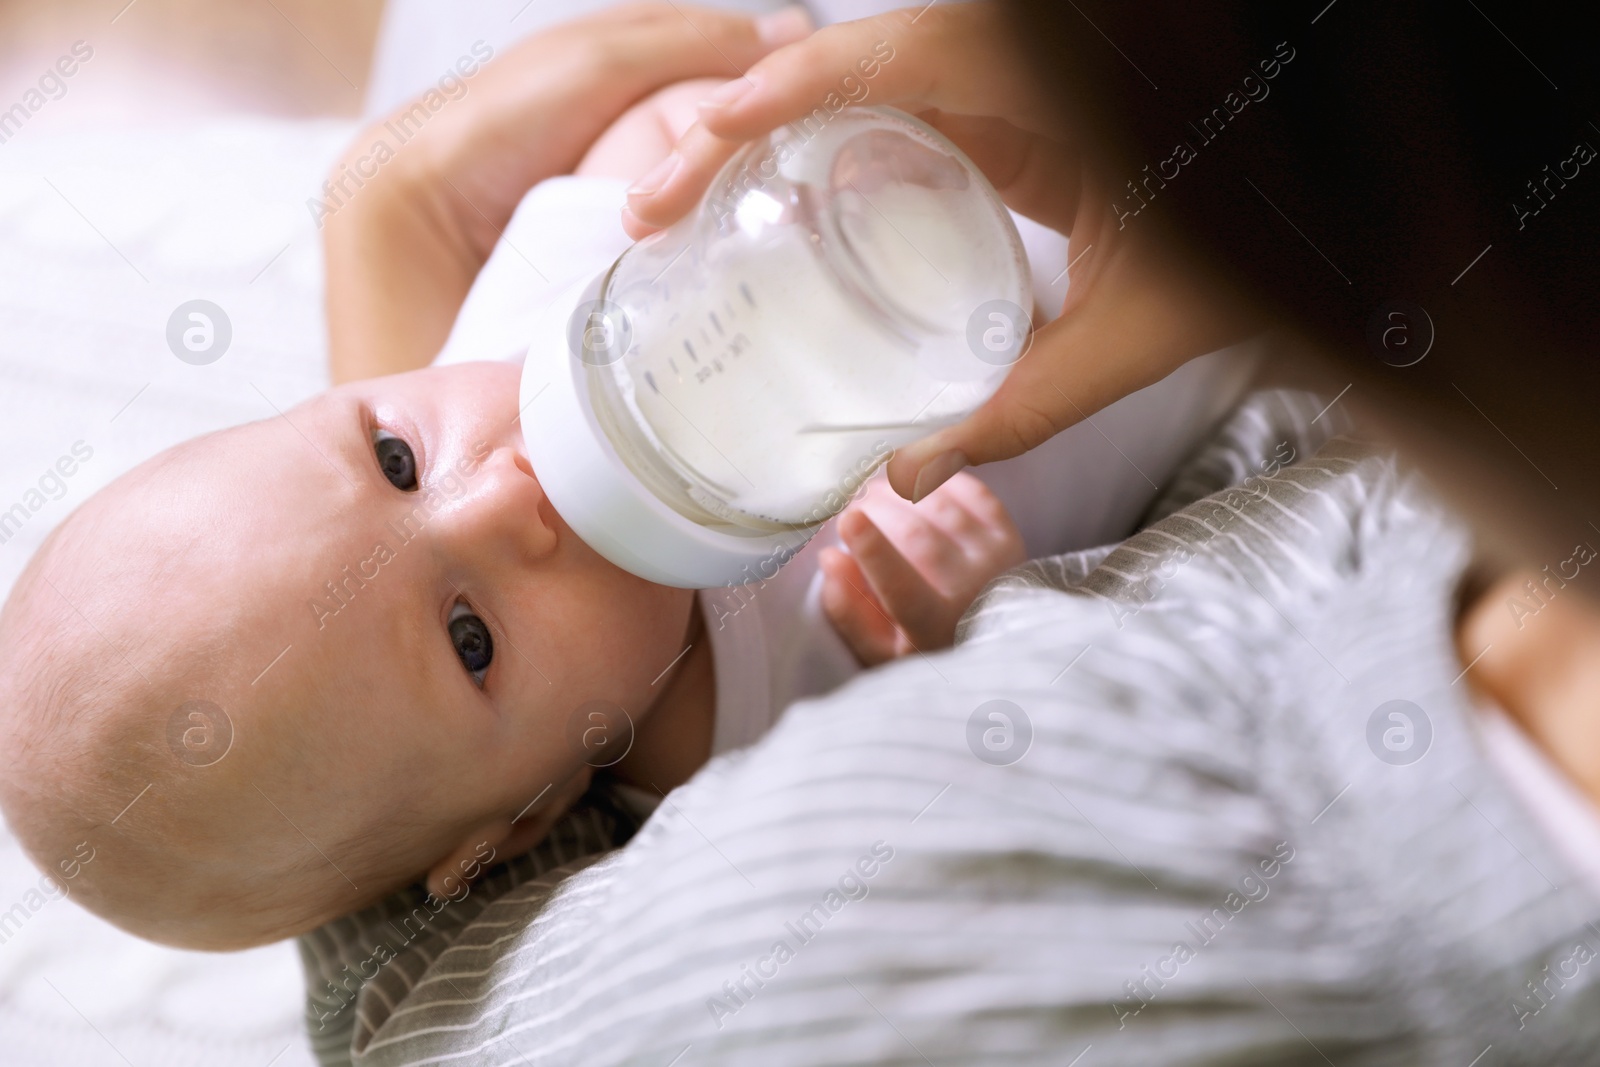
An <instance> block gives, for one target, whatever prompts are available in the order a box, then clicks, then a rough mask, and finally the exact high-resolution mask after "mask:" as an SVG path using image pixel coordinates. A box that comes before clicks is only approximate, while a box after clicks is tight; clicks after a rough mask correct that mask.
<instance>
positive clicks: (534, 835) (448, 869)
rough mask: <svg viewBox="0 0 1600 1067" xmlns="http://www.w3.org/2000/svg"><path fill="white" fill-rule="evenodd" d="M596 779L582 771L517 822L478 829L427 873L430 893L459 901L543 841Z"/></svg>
mask: <svg viewBox="0 0 1600 1067" xmlns="http://www.w3.org/2000/svg"><path fill="white" fill-rule="evenodd" d="M593 775H594V769H593V768H591V767H589V766H587V765H585V766H583V767H580V768H579V769H578V772H577V773H576V774H574V775H573V776H572V777H571V778H569V779H567V780H566V781H565V782H561V783H559V784H557V785H553V786H552V787H551V788H550V789H548V790H546V792H545V795H544V797H543V798H541V799H540V801H539V802H538V804H537V805H536V806H533V807H530V808H528V809H527V810H525V811H523V812H520V813H519V814H520V815H521V818H520V819H519V820H518V821H516V822H512V821H511V820H512V818H513V817H514V816H511V815H506V816H502V817H501V818H498V819H492V820H490V821H488V822H485V823H483V824H481V825H479V826H478V827H476V828H475V829H474V830H473V831H472V832H471V833H469V834H468V835H467V836H466V837H465V838H463V839H462V841H461V843H460V844H459V845H457V846H456V847H455V848H454V849H452V850H451V851H450V853H449V854H448V855H447V856H445V857H444V858H443V859H442V860H440V861H439V862H438V863H436V864H434V865H433V868H432V869H431V870H429V871H428V882H427V886H428V892H429V893H432V894H433V895H434V896H436V897H440V898H446V899H454V900H459V899H461V896H462V888H463V887H464V886H468V885H471V884H472V883H473V882H475V881H477V879H478V878H479V876H481V875H482V874H483V872H484V871H486V870H488V869H489V868H490V867H493V866H494V865H495V864H496V863H499V862H501V861H502V860H508V859H511V858H513V857H516V856H520V855H522V854H523V853H524V852H526V851H528V850H529V849H530V848H532V847H533V846H535V845H537V844H538V843H539V842H540V841H543V840H544V838H545V835H546V834H548V833H549V832H550V828H551V827H552V826H554V825H555V824H556V820H557V819H559V818H561V816H563V815H565V814H566V813H567V809H568V808H570V807H572V805H573V804H574V803H576V802H577V800H578V798H579V797H581V796H583V794H584V793H585V792H586V791H588V788H589V779H590V778H591V777H592V776H593Z"/></svg>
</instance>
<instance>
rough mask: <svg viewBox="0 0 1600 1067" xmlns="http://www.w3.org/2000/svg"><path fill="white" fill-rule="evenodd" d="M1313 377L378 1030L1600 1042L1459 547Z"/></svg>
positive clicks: (1527, 1049)
mask: <svg viewBox="0 0 1600 1067" xmlns="http://www.w3.org/2000/svg"><path fill="white" fill-rule="evenodd" d="M1320 408H1321V404H1320V403H1318V402H1317V401H1316V400H1315V399H1314V398H1312V397H1310V396H1308V395H1305V394H1293V393H1270V394H1262V395H1259V396H1257V397H1256V398H1254V399H1253V400H1252V401H1251V402H1250V403H1248V404H1246V405H1245V406H1244V407H1243V408H1242V409H1241V410H1240V411H1239V412H1238V413H1237V414H1236V416H1235V417H1234V418H1233V419H1232V420H1231V421H1230V422H1229V423H1228V424H1227V425H1226V426H1225V427H1223V428H1222V430H1221V431H1220V433H1219V435H1218V437H1217V439H1216V441H1215V442H1214V443H1213V445H1212V446H1210V447H1208V448H1206V449H1205V450H1203V451H1202V452H1201V453H1200V454H1198V455H1197V456H1196V457H1195V459H1194V461H1193V462H1192V463H1191V464H1190V465H1189V467H1188V469H1186V470H1185V471H1184V472H1183V473H1182V474H1181V475H1180V476H1179V477H1178V478H1177V479H1176V480H1175V481H1174V483H1173V485H1172V486H1171V488H1170V490H1169V492H1168V493H1167V495H1166V496H1165V497H1164V498H1163V500H1162V501H1161V502H1160V503H1158V505H1157V506H1156V511H1155V513H1153V515H1152V518H1153V520H1154V521H1152V522H1151V524H1150V525H1148V526H1147V527H1146V528H1144V529H1143V530H1142V531H1141V532H1140V533H1138V534H1137V535H1135V536H1134V537H1132V538H1131V539H1129V540H1128V541H1126V542H1123V543H1122V544H1121V545H1118V546H1115V547H1113V548H1109V549H1104V548H1103V549H1098V550H1094V551H1090V552H1086V553H1077V554H1073V555H1068V556H1064V557H1057V558H1054V559H1047V560H1040V561H1036V562H1033V563H1030V564H1027V565H1025V566H1024V567H1022V568H1019V569H1018V570H1016V571H1013V572H1011V573H1010V574H1008V575H1007V576H1005V577H1003V578H1002V579H1000V580H999V581H997V582H996V583H994V584H992V585H991V586H990V588H989V589H988V590H987V591H986V593H985V595H984V596H983V597H982V598H981V600H980V602H979V603H978V604H977V605H975V607H974V609H973V610H972V611H971V612H969V614H968V616H967V618H966V619H965V620H964V621H963V626H962V632H961V637H960V642H959V644H958V646H957V647H956V648H955V649H953V650H951V651H950V652H948V653H943V654H939V655H934V656H911V657H909V658H907V659H904V660H901V661H899V662H897V663H895V664H892V665H890V666H889V667H887V668H884V669H880V670H876V671H872V672H868V673H867V674H865V675H863V676H861V677H860V678H858V679H856V680H855V681H853V682H852V683H850V684H849V685H847V686H845V687H844V688H842V689H840V690H839V691H837V692H835V693H834V694H832V695H830V696H828V697H825V698H822V699H818V700H814V701H807V702H803V703H800V704H797V705H795V706H794V707H793V708H791V709H790V710H789V712H788V713H786V714H785V716H784V717H783V718H782V719H781V720H780V721H779V723H778V725H777V726H776V727H775V728H774V730H773V732H772V733H771V734H770V735H769V736H768V737H767V738H766V739H765V740H763V741H762V742H761V743H759V744H757V745H756V746H754V747H752V748H750V749H747V750H744V751H742V752H736V753H731V754H729V755H727V756H723V757H720V758H718V759H716V760H714V761H713V762H712V763H711V764H710V765H708V766H707V767H706V768H705V769H704V770H703V771H702V772H701V773H700V774H699V775H697V776H696V777H695V778H694V779H693V780H692V781H691V782H689V783H688V784H687V785H685V786H683V787H682V788H680V789H678V790H677V791H675V792H674V793H673V794H671V795H670V796H669V797H668V798H667V800H666V801H665V802H664V803H663V804H662V806H661V808H660V809H659V810H658V811H657V813H656V814H655V815H654V816H652V817H651V818H650V819H649V820H648V821H647V822H646V823H645V825H644V826H643V827H642V828H641V829H640V830H639V832H638V834H637V835H636V836H635V837H634V839H633V840H632V842H631V843H630V844H629V845H628V847H626V848H623V849H620V850H618V851H616V852H614V853H612V854H611V855H610V856H608V857H607V858H605V859H604V860H602V861H600V862H596V863H593V864H591V865H588V866H586V867H584V869H582V870H581V871H578V872H577V873H575V874H572V875H571V877H569V878H567V879H566V880H565V881H564V882H562V883H561V884H560V885H559V887H557V888H555V890H554V891H553V892H552V891H551V890H550V888H549V885H548V883H539V882H537V881H536V882H532V883H528V884H526V885H524V886H521V887H518V888H516V889H512V890H510V891H508V892H506V893H504V894H502V895H500V896H499V897H497V898H495V899H494V900H493V902H492V903H489V904H488V906H487V907H485V908H483V910H482V912H481V914H479V915H478V916H477V917H476V919H474V920H473V921H472V922H470V923H468V924H466V926H465V928H464V929H462V930H461V931H460V933H459V935H458V936H456V937H455V938H454V939H453V941H452V942H451V943H450V944H449V947H447V948H444V949H443V950H442V951H439V952H438V953H437V955H433V956H429V957H419V958H418V959H416V960H415V961H414V964H413V962H411V961H407V963H406V966H407V967H408V968H413V967H414V970H413V971H410V972H408V973H414V974H415V977H414V978H408V979H407V981H406V985H407V986H408V987H409V993H408V994H407V995H406V996H405V997H404V999H403V1001H400V1002H398V1003H395V1002H393V1000H392V998H380V997H379V996H378V995H377V987H376V986H375V985H374V986H372V987H369V989H368V991H367V992H364V993H363V994H362V997H361V999H360V1001H359V1002H358V1004H357V1010H358V1012H359V1014H360V1015H361V1016H362V1018H363V1020H364V1022H363V1024H362V1026H361V1027H360V1028H359V1030H358V1032H357V1035H356V1036H355V1039H354V1042H353V1045H352V1047H351V1050H350V1051H351V1053H352V1055H351V1062H353V1063H354V1064H355V1065H357V1067H379V1065H383V1067H400V1065H421V1064H462V1065H466V1064H471V1065H477V1064H515V1063H522V1064H538V1065H540V1067H544V1065H555V1064H562V1065H566V1064H573V1065H577V1064H583V1065H609V1064H630V1065H640V1067H644V1065H653V1067H669V1065H677V1067H690V1065H696V1064H761V1065H763V1067H788V1065H794V1067H800V1065H821V1064H840V1063H874V1064H930V1065H931V1064H935V1063H937V1064H957V1063H960V1064H966V1063H984V1064H1010V1063H1017V1064H1035V1063H1037V1064H1053V1065H1057V1067H1061V1065H1070V1064H1080V1065H1081V1067H1100V1065H1105V1064H1130V1065H1131V1064H1139V1065H1144V1064H1154V1063H1162V1064H1249V1063H1283V1064H1323V1063H1335V1064H1339V1065H1341V1067H1344V1065H1348V1064H1407V1065H1411V1064H1440V1065H1444V1064H1452V1065H1456V1067H1467V1065H1469V1064H1475V1065H1478V1067H1488V1065H1490V1064H1507V1063H1524V1064H1541V1065H1544V1064H1568V1063H1572V1064H1580V1063H1594V1062H1597V1061H1600V981H1597V975H1600V900H1596V899H1595V897H1594V896H1593V894H1592V893H1591V892H1589V891H1588V890H1586V889H1585V888H1583V886H1582V884H1581V883H1580V882H1579V881H1578V880H1577V879H1576V878H1575V877H1574V875H1573V873H1572V872H1571V871H1569V870H1568V868H1567V867H1566V866H1565V864H1564V863H1563V861H1561V860H1560V859H1559V858H1558V854H1557V852H1556V851H1555V850H1554V849H1553V848H1552V847H1551V846H1550V845H1548V844H1547V843H1546V841H1545V840H1544V839H1542V838H1541V837H1540V836H1539V833H1538V832H1537V831H1536V830H1535V829H1534V825H1533V823H1532V821H1531V819H1530V818H1529V817H1528V816H1526V815H1525V814H1524V813H1523V811H1522V810H1521V809H1520V808H1519V807H1518V806H1517V804H1516V803H1515V802H1514V801H1513V799H1512V798H1511V795H1510V794H1509V793H1508V791H1507V790H1506V789H1505V788H1504V787H1503V786H1502V785H1501V783H1500V781H1499V780H1498V779H1497V778H1495V777H1494V776H1493V773H1492V772H1491V771H1490V769H1489V768H1488V767H1487V765H1486V764H1485V762H1484V760H1483V759H1482V758H1481V757H1480V755H1479V753H1478V750H1477V748H1476V746H1475V742H1474V739H1473V737H1472V736H1471V733H1470V730H1471V725H1470V724H1471V721H1472V720H1471V717H1470V709H1469V707H1468V704H1467V700H1468V697H1467V694H1466V692H1465V683H1460V684H1458V682H1459V676H1460V674H1461V669H1460V665H1459V664H1458V662H1457V659H1456V656H1455V653H1454V651H1453V648H1452V640H1451V627H1452V618H1453V598H1454V592H1455V587H1456V584H1457V580H1458V578H1459V575H1460V573H1461V571H1462V569H1463V567H1464V565H1465V563H1466V561H1467V559H1468V553H1469V548H1470V545H1469V543H1468V539H1467V537H1466V535H1465V533H1464V531H1463V530H1462V529H1461V528H1460V527H1459V526H1458V525H1457V524H1455V523H1454V522H1453V521H1452V520H1451V519H1450V518H1449V517H1448V516H1446V515H1445V514H1444V513H1443V512H1442V511H1441V510H1440V509H1439V508H1438V506H1437V505H1436V504H1434V503H1433V502H1432V500H1431V499H1430V497H1429V496H1428V495H1427V493H1426V491H1425V490H1424V489H1423V488H1422V487H1421V486H1419V485H1418V484H1417V482H1416V479H1415V478H1414V477H1412V476H1410V475H1408V474H1406V473H1404V472H1402V471H1400V470H1399V469H1397V468H1396V466H1395V464H1394V463H1393V461H1392V460H1390V459H1387V458H1385V457H1383V456H1379V455H1375V454H1373V453H1372V452H1371V451H1370V450H1368V449H1366V448H1364V447H1362V446H1360V445H1358V444H1355V443H1352V442H1351V441H1349V440H1347V439H1345V438H1333V439H1331V440H1324V438H1326V437H1327V435H1328V433H1329V429H1330V424H1331V422H1332V420H1334V419H1336V418H1337V417H1338V415H1337V411H1334V412H1329V413H1328V414H1326V415H1323V416H1321V417H1320V418H1319V417H1318V412H1319V410H1320ZM1291 458H1292V459H1293V461H1294V462H1292V464H1291V463H1290V462H1289V461H1290V459H1291ZM1229 483H1232V484H1233V488H1232V489H1227V490H1223V491H1221V492H1217V491H1215V490H1216V489H1217V488H1218V487H1219V486H1221V485H1225V484H1229ZM1393 701H1405V702H1407V703H1405V704H1400V705H1395V704H1392V703H1391V702H1393ZM1396 708H1399V709H1401V710H1402V711H1404V713H1405V714H1404V717H1403V719H1394V718H1391V717H1390V716H1391V714H1392V713H1393V712H1394V710H1395V709H1396ZM1396 723H1403V724H1405V725H1406V729H1405V730H1403V731H1402V735H1400V739H1399V741H1398V742H1397V741H1396V739H1395V737H1396V735H1394V734H1393V733H1392V731H1393V730H1394V729H1397V728H1398V727H1396V726H1395V725H1394V724H1396ZM1386 731H1390V732H1386ZM1419 757H1420V758H1419ZM486 899H487V897H486ZM312 954H313V953H308V955H312ZM399 962H400V961H397V962H396V963H395V964H390V965H389V966H390V967H397V966H398V965H399ZM368 993H371V994H372V995H370V996H369V995H368Z"/></svg>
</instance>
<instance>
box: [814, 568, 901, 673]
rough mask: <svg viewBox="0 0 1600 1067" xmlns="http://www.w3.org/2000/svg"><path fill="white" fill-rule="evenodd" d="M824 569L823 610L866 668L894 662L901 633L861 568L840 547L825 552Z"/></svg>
mask: <svg viewBox="0 0 1600 1067" xmlns="http://www.w3.org/2000/svg"><path fill="white" fill-rule="evenodd" d="M821 566H822V574H823V582H822V611H823V613H824V614H825V615H827V616H828V621H829V622H831V623H832V624H833V628H834V629H835V630H837V631H838V632H839V636H840V637H842V638H844V643H845V644H847V645H849V646H850V651H851V652H854V653H855V657H856V659H858V660H860V661H861V664H862V666H865V667H875V666H877V665H878V664H880V663H886V662H888V661H889V660H891V659H893V658H894V657H895V652H896V651H897V648H896V644H897V638H898V636H899V634H898V631H896V629H895V625H894V620H892V619H891V618H889V613H888V612H887V611H885V610H884V607H883V605H882V604H880V603H878V598H877V596H876V595H874V593H873V592H872V586H871V583H869V582H868V581H867V576H866V575H865V574H862V573H861V568H860V566H858V565H857V564H856V561H855V560H854V559H852V558H850V556H848V555H846V554H845V553H843V552H841V551H839V550H838V549H836V548H829V549H825V550H824V551H823V553H822V559H821Z"/></svg>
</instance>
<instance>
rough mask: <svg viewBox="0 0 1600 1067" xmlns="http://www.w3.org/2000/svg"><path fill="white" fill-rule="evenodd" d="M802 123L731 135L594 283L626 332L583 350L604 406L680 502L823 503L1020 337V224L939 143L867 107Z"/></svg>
mask: <svg viewBox="0 0 1600 1067" xmlns="http://www.w3.org/2000/svg"><path fill="white" fill-rule="evenodd" d="M809 132H810V136H809V137H808V136H807V133H808V131H807V130H806V129H805V128H802V127H789V128H787V129H785V130H784V131H783V132H782V133H781V134H778V135H774V136H773V137H771V138H768V139H765V140H763V141H760V142H757V143H755V144H753V145H750V146H748V147H747V148H746V149H745V150H744V151H743V152H742V153H741V154H740V155H739V157H738V158H736V159H734V160H733V161H732V162H730V163H729V164H728V166H727V167H726V168H725V169H724V171H723V173H722V174H721V175H720V176H719V177H718V179H717V181H716V182H715V183H714V184H713V186H712V188H711V190H710V193H709V195H708V196H707V198H706V200H705V201H704V203H703V204H702V206H701V208H700V210H699V211H697V212H696V213H694V214H693V215H691V216H690V217H689V218H687V219H685V220H683V221H682V222H680V223H678V224H677V225H676V226H674V227H673V228H671V229H669V230H667V231H665V232H663V233H660V234H657V235H655V236H653V237H651V238H649V239H647V240H644V241H641V242H639V243H638V244H637V245H635V246H634V247H633V248H631V249H630V250H629V251H627V252H626V253H624V254H623V256H622V257H621V258H620V259H619V260H618V261H617V262H616V264H615V265H614V266H613V267H612V269H611V271H610V273H609V274H608V275H607V276H606V279H605V281H604V283H603V285H602V287H601V290H600V294H599V297H598V300H599V302H600V303H601V304H602V305H604V308H603V310H604V312H605V313H606V315H607V316H608V317H609V318H610V320H611V321H612V322H613V323H616V324H618V325H620V324H621V323H626V326H625V332H627V333H628V334H629V335H630V336H629V342H630V343H629V344H628V346H627V348H626V350H624V351H621V352H617V349H616V345H615V338H613V343H612V345H611V346H609V347H606V346H605V344H604V342H605V340H606V339H605V338H604V337H603V336H602V337H600V338H597V340H599V341H600V342H601V347H600V349H599V350H598V351H600V352H601V353H602V355H601V358H599V359H596V358H594V357H593V355H591V356H590V360H589V361H590V362H591V363H592V364H593V369H594V379H595V380H594V385H593V392H592V394H591V395H592V396H593V397H594V398H595V402H596V405H597V407H601V408H603V409H604V410H603V415H602V423H603V425H605V427H606V430H607V433H608V434H609V435H610V436H611V437H612V441H613V443H614V444H616V445H617V446H618V447H619V450H623V451H624V456H625V458H626V459H627V460H628V461H629V466H631V467H634V468H635V471H636V473H638V474H640V475H641V477H644V478H645V479H646V480H647V481H649V482H650V484H651V485H652V486H653V487H655V488H657V490H658V491H660V492H665V493H666V494H667V499H669V501H670V502H671V503H673V504H674V506H675V507H677V508H678V509H679V510H680V511H682V512H684V513H685V514H687V515H689V516H691V517H694V518H697V519H709V520H711V521H721V522H728V523H732V524H735V525H739V526H748V527H751V528H754V529H770V528H772V527H774V526H788V527H794V526H810V525H814V524H816V523H818V522H821V521H822V520H824V519H826V518H828V516H829V515H831V514H833V512H835V511H837V510H838V509H839V507H840V506H842V504H843V501H842V500H841V499H840V496H841V490H843V493H842V495H843V496H844V497H848V496H849V489H850V488H851V487H853V485H858V484H859V483H860V480H861V477H862V474H863V471H865V472H868V473H870V471H871V470H872V468H874V467H875V466H877V465H878V463H880V462H881V461H882V460H883V459H884V457H886V456H887V455H888V454H889V452H890V451H891V450H893V449H894V448H897V447H899V446H901V445H904V444H907V443H909V442H911V441H913V440H915V439H917V438H919V437H922V436H924V435H926V434H928V433H930V432H932V431H933V430H935V429H937V428H939V427H940V426H944V425H947V424H949V423H951V422H954V421H957V420H959V419H961V418H962V417H964V416H966V415H967V414H969V413H970V412H971V411H973V410H974V409H975V408H977V407H978V405H979V404H981V403H982V402H983V401H984V400H986V399H988V397H989V396H990V395H991V394H992V393H993V392H994V390H995V389H996V388H997V387H998V386H999V384H1000V381H1001V379H1002V378H1003V377H1004V375H1005V373H1006V370H1007V369H1008V367H1009V365H1010V363H1011V362H1013V361H1014V359H1015V357H1016V354H1017V352H1018V351H1020V347H1019V346H1020V344H1021V343H1023V341H1024V340H1025V336H1026V332H1027V323H1026V320H1025V319H1024V321H1022V322H1017V321H1016V320H1017V318H1018V317H1019V316H1021V315H1022V305H1023V302H1024V301H1025V300H1027V299H1028V294H1029V292H1030V282H1029V276H1028V265H1027V258H1026V254H1025V253H1024V251H1023V249H1022V243H1021V239H1020V238H1019V237H1018V236H1017V232H1016V228H1015V227H1014V226H1013V225H1012V222H1011V218H1010V216H1009V215H1008V214H1007V212H1006V210H1005V207H1004V206H1003V205H1002V204H1001V202H1000V199H999V197H998V196H996V195H995V193H994V190H993V189H992V188H991V187H990V186H989V183H988V182H987V181H986V180H985V179H984V178H983V176H982V175H981V174H980V173H979V172H978V171H977V170H976V168H974V167H973V166H972V164H971V163H970V162H968V161H967V160H966V158H965V157H964V156H962V155H961V154H960V153H959V151H958V150H957V149H955V147H954V146H953V145H951V144H950V143H949V142H948V141H947V140H945V139H944V138H943V137H942V136H940V135H939V134H938V133H936V132H935V131H934V130H933V129H932V128H931V127H928V126H927V125H925V124H923V123H921V122H919V121H917V120H916V119H913V118H912V117H911V116H909V115H905V114H903V113H900V112H894V111H889V110H888V109H884V108H851V109H847V110H845V111H843V112H841V113H839V114H838V115H837V116H834V117H833V118H832V121H831V122H829V123H827V124H826V125H824V126H822V127H821V128H820V130H818V129H814V128H813V129H812V130H811V131H809ZM1012 309H1015V310H1014V311H1013V310H1012ZM617 312H620V317H619V316H618V314H617ZM991 316H992V317H991ZM975 321H976V323H977V324H978V325H979V327H980V328H979V330H978V333H979V338H978V341H977V343H976V344H974V342H973V339H972V338H971V337H969V325H971V324H973V323H974V322H975ZM985 334H987V335H988V337H987V341H988V343H987V344H986V343H985V338H984V336H983V335H985ZM612 354H616V356H617V358H614V359H610V360H607V359H606V358H605V357H606V356H610V355H612Z"/></svg>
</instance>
